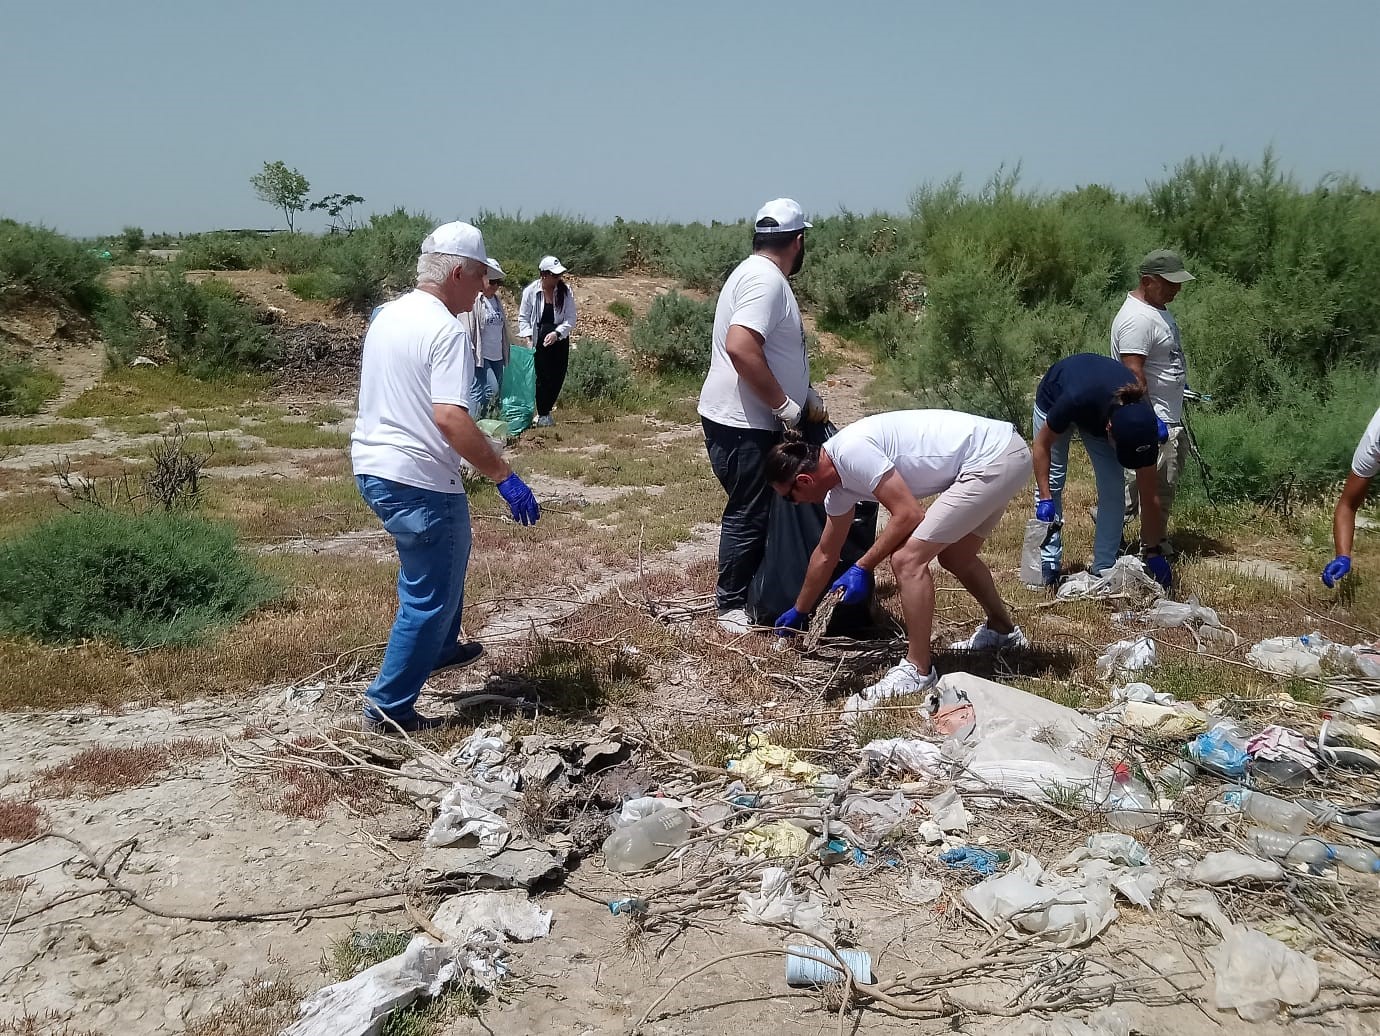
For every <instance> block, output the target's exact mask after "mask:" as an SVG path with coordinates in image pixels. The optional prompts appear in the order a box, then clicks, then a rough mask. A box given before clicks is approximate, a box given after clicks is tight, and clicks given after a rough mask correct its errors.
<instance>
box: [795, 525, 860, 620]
mask: <svg viewBox="0 0 1380 1036" xmlns="http://www.w3.org/2000/svg"><path fill="white" fill-rule="evenodd" d="M856 511H857V508H856V507H853V508H849V510H848V511H847V513H845V514H840V515H832V514H831V515H830V516H829V518H828V520H827V521H826V522H825V523H824V532H823V533H822V534H821V535H820V537H819V545H818V546H817V547H815V550H814V553H813V554H811V555H810V564H809V567H808V568H806V569H805V581H804V582H803V583H801V584H800V594H799V595H798V596H797V597H796V599H795V610H796V611H798V612H800V613H801V614H803V615H808V614H809V613H810V612H812V611H814V609H815V605H816V604H818V603H819V598H820V595H822V594H823V593H824V588H825V587H826V586H828V585H829V577H830V576H832V575H833V574H834V569H835V568H837V567H838V564H839V555H840V554H842V553H843V544H844V542H845V541H847V539H848V529H849V527H850V526H852V524H853V514H854V513H855V512H856Z"/></svg>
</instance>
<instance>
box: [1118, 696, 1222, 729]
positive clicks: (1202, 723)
mask: <svg viewBox="0 0 1380 1036" xmlns="http://www.w3.org/2000/svg"><path fill="white" fill-rule="evenodd" d="M1121 722H1122V725H1124V726H1127V727H1130V728H1132V729H1133V730H1144V731H1153V732H1154V733H1156V734H1162V735H1163V736H1165V737H1189V736H1191V735H1193V734H1198V733H1201V732H1203V731H1205V730H1207V728H1208V716H1207V713H1205V712H1203V711H1202V710H1201V709H1198V708H1195V707H1194V706H1192V705H1187V704H1176V705H1159V704H1155V703H1153V702H1141V701H1133V702H1127V703H1126V705H1125V706H1124V707H1123V708H1122V709H1121Z"/></svg>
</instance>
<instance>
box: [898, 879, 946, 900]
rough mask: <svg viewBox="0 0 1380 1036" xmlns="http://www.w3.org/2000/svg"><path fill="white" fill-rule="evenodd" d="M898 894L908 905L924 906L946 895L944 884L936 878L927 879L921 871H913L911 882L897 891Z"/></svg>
mask: <svg viewBox="0 0 1380 1036" xmlns="http://www.w3.org/2000/svg"><path fill="white" fill-rule="evenodd" d="M896 894H897V895H898V896H900V897H901V899H902V900H904V901H905V902H907V903H913V904H914V905H915V906H924V905H925V904H926V903H933V902H934V901H935V900H937V899H938V898H939V897H940V896H942V895H943V894H944V883H943V882H942V881H939V880H937V879H935V878H927V877H925V876H924V875H923V874H922V873H920V872H919V871H911V874H910V880H909V881H907V882H906V883H905V884H904V885H902V886H901V887H900V888H898V889H897V890H896Z"/></svg>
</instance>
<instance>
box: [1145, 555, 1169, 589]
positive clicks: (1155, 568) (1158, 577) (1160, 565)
mask: <svg viewBox="0 0 1380 1036" xmlns="http://www.w3.org/2000/svg"><path fill="white" fill-rule="evenodd" d="M1145 567H1146V568H1148V569H1149V570H1150V574H1151V575H1152V576H1154V577H1155V582H1157V583H1159V584H1160V586H1163V587H1165V588H1166V589H1167V588H1168V587H1169V584H1170V583H1172V582H1173V581H1174V572H1173V570H1172V569H1171V568H1170V567H1169V561H1168V560H1167V559H1166V558H1165V557H1164V556H1163V555H1162V554H1151V555H1150V556H1149V557H1148V558H1146V559H1145Z"/></svg>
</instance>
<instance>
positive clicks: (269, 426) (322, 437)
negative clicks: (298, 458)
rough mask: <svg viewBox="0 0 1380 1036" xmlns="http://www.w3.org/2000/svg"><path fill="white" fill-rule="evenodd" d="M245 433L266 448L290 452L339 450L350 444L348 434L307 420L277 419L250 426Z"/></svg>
mask: <svg viewBox="0 0 1380 1036" xmlns="http://www.w3.org/2000/svg"><path fill="white" fill-rule="evenodd" d="M245 431H246V432H247V433H248V434H249V435H253V436H256V437H258V438H260V439H262V440H263V441H264V443H265V445H267V446H274V447H278V448H280V449H290V450H313V449H339V450H343V449H344V448H345V447H346V446H348V445H349V444H350V433H349V432H344V431H341V430H340V429H338V428H334V427H329V426H322V425H315V424H312V423H311V422H310V421H308V420H297V421H294V420H291V419H279V420H276V421H265V422H264V423H262V424H256V425H252V426H251V427H249V428H246V429H245Z"/></svg>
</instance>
